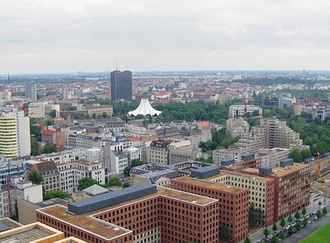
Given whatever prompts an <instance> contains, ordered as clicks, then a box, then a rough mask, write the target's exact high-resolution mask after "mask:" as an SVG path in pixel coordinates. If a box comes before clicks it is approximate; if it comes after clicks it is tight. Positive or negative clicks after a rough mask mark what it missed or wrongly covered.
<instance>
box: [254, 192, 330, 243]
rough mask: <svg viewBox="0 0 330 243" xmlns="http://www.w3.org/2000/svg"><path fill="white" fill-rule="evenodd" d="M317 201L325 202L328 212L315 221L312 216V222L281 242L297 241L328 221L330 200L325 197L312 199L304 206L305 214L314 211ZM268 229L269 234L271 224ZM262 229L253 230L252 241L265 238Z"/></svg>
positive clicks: (292, 242)
mask: <svg viewBox="0 0 330 243" xmlns="http://www.w3.org/2000/svg"><path fill="white" fill-rule="evenodd" d="M324 199H325V201H324ZM319 201H321V202H322V203H323V204H324V203H325V204H326V205H327V209H328V212H329V213H328V214H327V215H325V216H323V217H322V218H320V219H318V220H316V221H314V220H313V219H314V217H315V216H312V217H311V218H310V219H309V220H310V221H312V223H311V225H310V226H309V227H307V228H303V229H301V230H300V231H299V232H298V233H295V234H293V235H291V236H290V237H289V238H287V239H285V240H284V241H282V242H284V243H297V242H299V240H302V239H303V238H305V237H306V236H308V235H310V234H311V233H313V232H314V231H315V230H317V229H319V228H320V227H322V226H323V225H325V224H327V223H329V222H330V215H329V214H330V200H329V199H327V198H324V197H320V198H319V200H315V201H313V202H312V203H311V204H310V205H309V206H307V207H306V211H307V214H309V213H311V212H314V211H316V210H318V209H319V208H320V206H319V205H318V203H319ZM292 216H293V215H292ZM278 227H279V230H280V229H281V226H279V225H278ZM268 229H269V230H270V232H271V234H273V230H272V226H270V227H268ZM263 230H264V229H260V230H258V231H257V232H255V233H254V234H252V235H250V239H251V241H252V242H253V243H255V242H260V241H261V240H262V239H264V238H265V236H264V234H263Z"/></svg>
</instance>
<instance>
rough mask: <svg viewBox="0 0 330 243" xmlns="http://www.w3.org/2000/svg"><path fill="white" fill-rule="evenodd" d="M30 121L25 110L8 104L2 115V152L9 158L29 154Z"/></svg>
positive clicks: (0, 125) (0, 139)
mask: <svg viewBox="0 0 330 243" xmlns="http://www.w3.org/2000/svg"><path fill="white" fill-rule="evenodd" d="M30 138H31V137H30V122H29V117H26V116H24V112H23V111H21V110H17V108H15V107H13V106H7V107H6V109H5V110H4V111H3V112H2V115H1V116H0V153H2V154H3V155H4V156H6V157H7V158H15V157H24V156H29V155H30V153H31V145H30Z"/></svg>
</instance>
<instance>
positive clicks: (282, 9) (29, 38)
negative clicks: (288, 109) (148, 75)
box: [0, 0, 330, 74]
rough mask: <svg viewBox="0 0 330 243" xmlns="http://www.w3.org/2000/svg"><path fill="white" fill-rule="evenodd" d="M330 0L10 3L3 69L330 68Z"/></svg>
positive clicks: (5, 13)
mask: <svg viewBox="0 0 330 243" xmlns="http://www.w3.org/2000/svg"><path fill="white" fill-rule="evenodd" d="M329 5H330V3H328V2H324V1H321V0H317V1H308V0H306V1H304V2H301V1H290V2H287V1H267V2H259V1H249V2H246V3H243V2H240V3H237V2H232V1H221V2H219V1H208V2H207V3H205V2H203V3H202V2H200V1H188V0H180V1H172V0H171V1H157V2H154V1H150V0H141V1H139V2H136V1H129V0H128V1H120V2H118V1H103V0H98V1H91V0H84V1H70V3H68V2H64V1H56V2H53V1H17V0H14V1H10V3H6V4H5V5H3V6H2V8H1V10H0V14H1V16H2V18H1V19H0V23H1V28H0V33H1V35H0V36H1V38H0V53H1V54H0V55H1V60H2V61H1V63H0V64H1V65H0V73H10V74H19V73H58V72H78V71H81V70H82V71H107V70H113V69H115V68H116V66H118V69H121V70H123V69H130V70H139V71H153V70H156V71H158V70H159V71H164V70H303V69H309V70H328V69H329V68H328V66H327V63H328V61H330V55H329V48H328V43H327V41H326V40H327V39H329V33H330V32H329V31H328V29H329V27H328V26H329V25H328V23H329V22H330V17H329V16H328V14H327V10H326V9H328V7H329Z"/></svg>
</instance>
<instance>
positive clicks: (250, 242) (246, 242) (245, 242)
mask: <svg viewBox="0 0 330 243" xmlns="http://www.w3.org/2000/svg"><path fill="white" fill-rule="evenodd" d="M244 243H252V241H251V239H250V237H249V236H247V237H246V238H245V240H244Z"/></svg>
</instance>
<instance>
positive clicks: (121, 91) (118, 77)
mask: <svg viewBox="0 0 330 243" xmlns="http://www.w3.org/2000/svg"><path fill="white" fill-rule="evenodd" d="M119 100H125V101H126V100H132V72H131V71H129V70H125V71H119V70H115V71H113V72H111V101H112V102H118V101H119Z"/></svg>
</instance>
